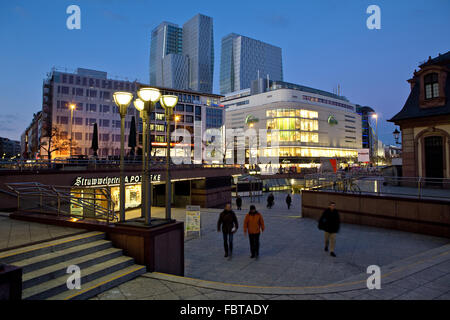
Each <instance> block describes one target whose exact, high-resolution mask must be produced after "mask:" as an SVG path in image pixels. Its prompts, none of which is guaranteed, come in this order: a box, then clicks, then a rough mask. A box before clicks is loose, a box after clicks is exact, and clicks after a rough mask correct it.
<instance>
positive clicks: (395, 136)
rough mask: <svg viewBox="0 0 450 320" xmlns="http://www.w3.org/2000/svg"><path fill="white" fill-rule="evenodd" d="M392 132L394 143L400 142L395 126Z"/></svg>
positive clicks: (398, 132)
mask: <svg viewBox="0 0 450 320" xmlns="http://www.w3.org/2000/svg"><path fill="white" fill-rule="evenodd" d="M392 134H393V135H394V139H395V143H396V144H400V142H398V139H399V138H400V131H398V130H397V128H395V130H394V132H392Z"/></svg>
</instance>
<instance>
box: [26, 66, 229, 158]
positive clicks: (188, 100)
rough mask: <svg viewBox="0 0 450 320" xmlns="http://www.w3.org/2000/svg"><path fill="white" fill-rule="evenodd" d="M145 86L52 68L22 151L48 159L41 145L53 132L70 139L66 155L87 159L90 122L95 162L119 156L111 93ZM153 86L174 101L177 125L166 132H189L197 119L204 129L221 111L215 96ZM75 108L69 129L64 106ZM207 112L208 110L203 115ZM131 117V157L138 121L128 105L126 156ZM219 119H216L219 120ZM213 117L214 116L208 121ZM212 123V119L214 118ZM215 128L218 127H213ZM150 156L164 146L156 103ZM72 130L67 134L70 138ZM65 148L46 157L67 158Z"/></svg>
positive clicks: (89, 72) (161, 119)
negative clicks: (133, 128)
mask: <svg viewBox="0 0 450 320" xmlns="http://www.w3.org/2000/svg"><path fill="white" fill-rule="evenodd" d="M148 86H149V85H147V84H141V83H138V82H129V81H121V80H113V79H109V78H108V77H107V73H106V72H100V71H96V70H88V69H81V68H78V69H77V71H76V72H74V73H70V72H62V71H57V70H52V71H51V72H50V73H49V74H48V77H47V79H45V80H44V86H43V107H42V111H40V112H39V113H38V114H37V115H35V117H34V118H33V121H32V123H31V124H30V126H29V127H28V128H27V129H26V130H25V132H24V133H23V134H22V140H23V142H22V144H23V146H22V148H23V150H24V151H26V152H27V153H28V155H29V157H31V158H35V157H39V158H48V152H47V151H46V148H45V147H46V143H47V142H48V135H49V132H51V130H52V128H58V132H59V136H58V137H56V139H60V140H66V141H67V140H68V139H70V137H72V155H73V156H79V155H93V150H92V149H91V146H92V138H93V128H94V124H95V123H97V127H98V148H99V149H98V151H97V154H98V156H99V157H100V158H106V157H110V156H118V155H119V154H120V115H119V112H118V108H117V107H116V105H115V103H114V100H113V93H114V92H115V91H129V92H133V93H136V91H137V90H138V89H139V88H140V87H148ZM156 88H158V89H159V90H160V91H161V93H162V94H173V95H177V96H178V99H179V102H178V104H177V106H176V107H175V109H174V114H175V115H177V116H178V117H177V119H178V121H177V122H176V123H174V122H172V123H171V126H170V130H171V131H173V130H174V129H175V125H176V128H177V129H186V130H188V131H189V132H191V133H192V136H193V133H194V121H201V131H202V132H203V131H204V130H206V126H207V123H210V121H208V120H207V119H208V115H209V114H210V112H211V111H210V110H218V111H215V112H219V113H220V112H222V114H223V112H224V111H223V110H224V108H223V107H221V106H220V105H219V100H220V98H221V96H218V95H213V94H200V93H197V92H194V91H183V90H173V89H166V88H162V87H156ZM71 104H74V105H75V109H74V110H73V117H72V125H71V124H70V118H71V111H70V108H69V106H70V105H71ZM208 110H209V111H208ZM132 117H135V122H136V126H137V128H136V132H137V144H138V145H137V147H136V148H137V150H136V151H137V153H139V148H140V146H141V144H142V134H141V133H142V120H141V119H140V117H139V112H138V111H137V110H136V108H135V107H134V106H133V104H131V105H130V106H129V107H128V113H127V115H126V119H125V141H126V143H125V151H126V153H129V152H130V151H131V149H130V148H129V147H128V143H127V141H128V135H129V134H130V126H131V123H132ZM223 118H224V117H223V116H222V119H223ZM212 119H217V117H212ZM214 121H216V120H214ZM214 123H215V124H217V127H220V126H222V125H223V123H216V122H214ZM150 131H151V145H152V156H155V157H158V156H164V155H165V150H166V147H167V143H166V135H165V115H164V109H163V108H162V107H161V105H160V104H159V102H158V103H157V104H156V105H155V110H154V112H152V114H151V119H150ZM70 132H72V135H70ZM69 155H70V149H68V148H66V149H65V150H57V151H55V152H52V153H51V155H50V157H51V158H52V159H54V158H67V157H69Z"/></svg>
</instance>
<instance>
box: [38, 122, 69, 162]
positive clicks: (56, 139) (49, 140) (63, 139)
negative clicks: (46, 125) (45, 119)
mask: <svg viewBox="0 0 450 320" xmlns="http://www.w3.org/2000/svg"><path fill="white" fill-rule="evenodd" d="M43 138H46V139H45V140H44V141H42V142H41V148H42V149H43V150H44V151H45V152H47V155H48V161H49V162H50V161H51V159H52V154H53V153H54V152H56V151H59V152H65V151H67V150H69V149H70V138H69V137H67V134H63V133H62V132H61V130H60V128H59V127H52V128H51V130H49V132H48V131H47V134H46V135H45V136H44V137H43ZM75 144H76V143H75ZM75 144H74V143H72V149H73V148H74V147H76V146H75Z"/></svg>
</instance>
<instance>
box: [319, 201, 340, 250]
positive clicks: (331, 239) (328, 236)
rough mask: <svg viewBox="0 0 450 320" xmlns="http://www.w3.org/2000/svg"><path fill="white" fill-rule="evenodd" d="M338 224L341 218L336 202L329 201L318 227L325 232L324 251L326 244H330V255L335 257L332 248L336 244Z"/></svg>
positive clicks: (326, 247)
mask: <svg viewBox="0 0 450 320" xmlns="http://www.w3.org/2000/svg"><path fill="white" fill-rule="evenodd" d="M340 224H341V220H340V217H339V212H338V211H337V209H336V204H335V203H334V202H332V201H331V202H330V203H329V206H328V208H327V209H325V210H324V212H323V213H322V216H321V217H320V219H319V229H320V230H323V231H324V232H325V251H326V252H328V246H330V248H329V249H330V256H332V257H336V254H335V253H334V249H335V246H336V234H337V233H338V232H339V227H340Z"/></svg>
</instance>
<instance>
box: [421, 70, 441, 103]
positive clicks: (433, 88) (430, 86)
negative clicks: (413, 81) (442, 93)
mask: <svg viewBox="0 0 450 320" xmlns="http://www.w3.org/2000/svg"><path fill="white" fill-rule="evenodd" d="M424 84H425V99H433V98H438V97H439V81H438V74H437V73H430V74H427V75H426V76H425V77H424Z"/></svg>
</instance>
